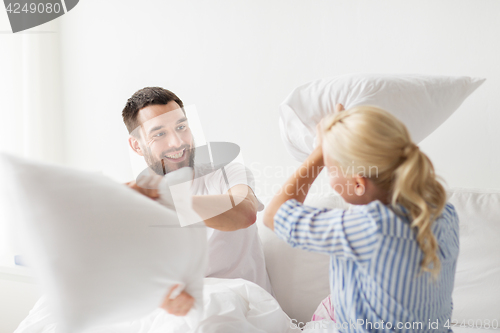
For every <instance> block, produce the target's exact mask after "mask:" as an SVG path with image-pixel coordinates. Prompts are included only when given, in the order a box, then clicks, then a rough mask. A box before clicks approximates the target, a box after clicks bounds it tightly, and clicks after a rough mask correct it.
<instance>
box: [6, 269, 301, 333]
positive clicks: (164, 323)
mask: <svg viewBox="0 0 500 333" xmlns="http://www.w3.org/2000/svg"><path fill="white" fill-rule="evenodd" d="M203 303H204V314H203V317H202V320H201V321H200V322H199V323H198V324H197V325H196V324H195V323H194V322H193V320H192V318H190V317H189V316H187V317H176V316H174V315H170V314H168V313H167V312H165V311H164V310H162V309H157V310H155V311H154V312H153V313H151V314H150V315H148V316H146V317H144V318H142V319H141V320H136V321H131V322H125V323H121V324H116V325H112V326H105V327H95V328H92V329H89V330H86V331H85V333H160V332H161V333H195V332H196V333H235V332H245V333H292V332H301V331H300V329H293V328H292V326H291V324H290V323H291V320H290V318H289V317H288V316H287V315H286V314H285V312H283V310H282V309H281V307H280V306H279V304H278V302H277V301H276V299H274V297H272V296H271V295H270V294H269V293H268V292H267V291H265V290H264V289H263V288H261V287H259V286H258V285H256V284H255V283H252V282H249V281H246V280H243V279H216V278H206V279H205V280H204V291H203ZM59 328H60V327H59V326H58V324H57V323H56V322H55V321H54V318H53V316H52V315H51V313H50V311H49V309H48V308H47V303H46V299H45V297H42V298H41V299H40V300H39V301H38V302H37V303H36V305H35V307H34V308H33V309H32V310H31V311H30V313H29V315H28V317H27V318H26V319H25V320H23V322H22V323H21V324H20V325H19V327H18V328H17V329H16V331H15V332H14V333H67V332H60V330H59Z"/></svg>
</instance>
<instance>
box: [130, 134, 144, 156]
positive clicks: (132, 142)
mask: <svg viewBox="0 0 500 333" xmlns="http://www.w3.org/2000/svg"><path fill="white" fill-rule="evenodd" d="M128 144H129V145H130V148H132V150H133V151H135V153H136V154H137V155H139V156H144V153H143V152H142V149H141V146H140V145H139V141H138V140H137V138H135V137H134V136H132V135H131V136H129V137H128Z"/></svg>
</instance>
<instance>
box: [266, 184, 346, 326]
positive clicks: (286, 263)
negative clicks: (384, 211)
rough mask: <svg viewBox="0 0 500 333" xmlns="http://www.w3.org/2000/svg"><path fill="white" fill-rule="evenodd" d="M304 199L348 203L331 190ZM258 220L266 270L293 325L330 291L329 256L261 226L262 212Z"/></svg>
mask: <svg viewBox="0 0 500 333" xmlns="http://www.w3.org/2000/svg"><path fill="white" fill-rule="evenodd" d="M271 199H272V197H268V198H261V201H263V202H264V203H265V204H267V203H268V202H269V201H270V200H271ZM304 203H305V204H306V205H309V206H313V207H325V208H343V209H347V208H348V207H349V205H348V204H346V203H345V202H344V200H343V199H342V197H340V196H339V195H338V194H336V193H334V192H333V191H332V192H330V193H325V194H317V193H311V194H308V195H307V198H306V200H305V202H304ZM257 224H258V225H257V226H258V230H259V236H260V238H261V240H262V246H263V248H264V255H265V258H266V267H267V273H268V274H269V279H270V281H271V285H272V287H273V292H274V295H275V297H276V299H277V300H278V302H279V303H280V305H281V307H282V308H283V311H285V312H286V314H287V315H288V316H289V317H290V318H291V319H292V320H293V319H295V320H296V321H294V323H295V324H296V325H299V323H306V322H308V321H310V320H311V317H312V315H313V313H314V311H315V310H316V308H317V307H318V305H319V304H320V303H321V301H322V300H323V299H324V298H325V297H327V296H328V295H330V282H329V281H330V280H329V277H328V274H329V267H330V256H329V255H326V254H321V253H315V252H308V251H305V250H302V249H299V248H292V247H291V246H290V245H288V244H287V243H286V242H284V241H283V240H281V239H279V238H278V236H276V235H275V234H274V232H272V231H271V229H269V228H267V227H266V226H264V224H263V222H262V213H260V214H258V216H257ZM299 326H300V327H302V326H303V325H299Z"/></svg>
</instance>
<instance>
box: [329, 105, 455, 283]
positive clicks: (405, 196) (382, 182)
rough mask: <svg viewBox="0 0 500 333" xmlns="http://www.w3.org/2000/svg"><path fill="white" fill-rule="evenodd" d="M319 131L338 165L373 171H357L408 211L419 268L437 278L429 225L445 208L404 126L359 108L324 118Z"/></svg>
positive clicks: (425, 162)
mask: <svg viewBox="0 0 500 333" xmlns="http://www.w3.org/2000/svg"><path fill="white" fill-rule="evenodd" d="M322 135H323V148H324V149H326V151H328V153H327V154H328V155H329V157H330V158H331V159H332V160H334V161H335V162H336V163H337V164H338V165H339V166H340V167H342V168H345V169H346V170H349V168H350V167H353V166H354V168H356V169H357V170H372V168H375V169H376V170H377V174H376V175H372V174H371V172H370V174H366V173H364V174H361V175H362V176H364V177H367V178H370V180H371V181H373V183H374V184H375V185H377V186H378V187H379V188H380V189H382V190H384V191H387V192H388V193H389V198H388V201H389V202H392V204H393V206H394V207H396V208H397V207H398V205H401V206H403V207H404V208H405V209H406V210H407V212H408V214H409V215H410V217H411V219H410V220H411V221H412V222H411V226H412V227H413V228H414V229H415V230H416V235H417V242H418V244H419V247H420V248H421V250H422V252H423V254H424V257H423V260H422V262H421V267H422V270H423V271H427V272H430V273H431V274H432V276H433V277H437V275H438V273H439V270H440V267H441V263H440V261H439V258H438V256H437V253H438V252H437V251H438V243H437V240H436V238H435V237H434V234H433V233H432V229H431V226H432V223H433V222H434V220H435V219H436V218H437V217H438V216H439V215H441V212H442V210H443V209H444V206H445V204H446V192H445V190H444V188H443V186H442V185H441V184H440V183H439V182H438V180H437V177H436V175H435V173H434V167H433V165H432V163H431V161H430V160H429V158H428V157H427V156H426V155H425V154H424V153H422V152H421V151H420V149H419V148H418V147H417V146H416V145H415V144H414V143H413V142H412V141H411V138H410V135H409V133H408V130H407V129H406V126H404V125H403V123H401V122H400V121H399V120H398V119H397V118H396V117H394V116H393V115H391V114H390V113H388V112H387V111H384V110H382V109H380V108H377V107H373V106H359V107H355V108H352V109H349V110H346V111H342V112H340V113H337V114H334V115H332V116H330V117H329V118H326V119H325V120H324V121H323V123H322ZM353 163H354V165H353Z"/></svg>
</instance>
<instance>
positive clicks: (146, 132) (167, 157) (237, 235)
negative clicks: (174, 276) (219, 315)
mask: <svg viewBox="0 0 500 333" xmlns="http://www.w3.org/2000/svg"><path fill="white" fill-rule="evenodd" d="M122 116H123V121H124V123H125V125H126V126H127V129H128V131H129V133H130V137H129V144H130V147H131V148H132V149H133V150H134V151H135V152H136V153H137V154H138V155H140V156H143V157H144V159H145V161H146V162H147V164H148V166H149V168H148V170H145V171H146V174H147V173H152V174H156V175H158V176H164V175H166V174H167V173H169V172H172V171H175V170H177V169H180V168H182V167H186V166H189V167H192V168H193V170H194V175H193V183H192V186H191V194H192V195H193V208H194V210H195V211H196V212H197V213H198V214H199V215H200V216H201V217H202V218H203V220H204V222H205V224H206V226H207V227H208V228H207V237H208V267H207V272H206V276H207V277H217V278H243V279H246V280H249V281H252V282H254V283H256V284H258V285H260V286H261V287H263V288H264V289H266V290H267V291H269V292H271V285H270V282H269V278H268V276H267V271H266V268H265V261H264V253H263V250H262V245H261V242H260V239H259V237H258V233H257V227H256V225H255V224H254V223H255V220H256V214H257V211H260V210H262V209H263V208H264V207H263V205H262V203H261V202H260V201H259V200H258V199H257V198H256V197H255V195H254V192H255V191H254V190H255V189H254V179H253V175H252V174H251V172H250V171H249V170H248V169H247V168H246V167H244V166H243V165H242V164H239V163H230V164H229V165H227V166H225V167H224V169H223V170H221V169H218V170H212V167H211V165H207V164H206V163H204V164H201V163H200V164H197V163H195V153H196V149H195V143H194V138H193V135H192V133H191V129H190V128H189V123H188V119H187V117H186V113H185V111H184V105H183V103H182V101H181V100H180V99H179V98H178V97H177V96H176V95H175V94H174V93H172V92H171V91H169V90H166V89H163V88H159V87H147V88H144V89H141V90H139V91H137V92H136V93H135V94H134V95H132V97H131V98H129V100H128V101H127V104H126V106H125V108H124V109H123V112H122ZM128 185H129V186H130V187H131V188H133V189H135V190H136V191H138V192H140V193H142V194H144V195H147V196H149V197H151V198H158V197H159V195H158V191H157V190H156V189H155V188H154V186H152V187H150V188H144V187H141V186H138V184H137V183H136V182H135V181H133V182H130V183H128ZM141 185H142V184H141ZM228 197H230V199H231V201H230V202H231V203H232V207H231V206H230V207H229V209H228V208H227V202H228ZM223 207H225V208H223ZM188 296H189V295H183V294H181V295H180V296H179V297H188ZM166 302H167V303H168V300H166ZM179 304H189V302H179ZM173 307H175V306H172V305H170V304H167V305H165V304H164V308H165V309H166V310H167V311H169V312H170V313H174V314H185V313H186V311H180V312H179V311H178V312H177V313H175V311H173V310H171V308H173Z"/></svg>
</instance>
